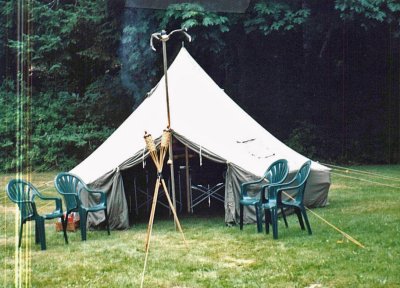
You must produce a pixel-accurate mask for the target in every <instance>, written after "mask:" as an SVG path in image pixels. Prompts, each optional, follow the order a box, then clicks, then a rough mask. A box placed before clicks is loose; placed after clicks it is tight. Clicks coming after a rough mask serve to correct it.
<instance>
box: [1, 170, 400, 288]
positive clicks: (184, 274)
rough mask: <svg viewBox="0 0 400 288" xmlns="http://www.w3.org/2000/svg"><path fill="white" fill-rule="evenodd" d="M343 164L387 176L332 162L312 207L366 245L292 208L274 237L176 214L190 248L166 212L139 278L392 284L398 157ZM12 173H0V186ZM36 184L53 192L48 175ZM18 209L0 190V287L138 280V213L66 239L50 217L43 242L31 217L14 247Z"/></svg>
mask: <svg viewBox="0 0 400 288" xmlns="http://www.w3.org/2000/svg"><path fill="white" fill-rule="evenodd" d="M351 168H354V169H361V170H363V171H366V172H367V173H378V174H382V175H386V176H388V177H392V178H390V179H389V178H387V179H382V178H376V177H375V176H374V175H372V174H358V173H355V172H353V171H352V170H349V171H347V172H346V171H345V170H337V169H334V170H333V172H334V173H333V174H332V186H331V190H330V193H329V205H328V206H327V207H324V208H318V209H313V211H314V212H316V213H317V214H318V215H320V216H321V217H323V218H324V219H326V220H327V221H329V222H330V223H332V224H334V225H335V226H337V227H338V228H340V229H341V230H343V231H344V232H346V233H347V234H349V235H351V236H352V237H354V238H355V239H357V240H358V241H359V242H361V243H362V244H363V245H364V246H365V248H360V247H358V246H356V245H355V244H353V243H352V242H350V241H348V240H347V239H346V238H344V237H343V236H342V235H341V234H340V233H338V232H337V231H335V230H334V229H332V228H331V227H330V226H328V225H327V224H325V223H324V222H322V221H321V220H320V219H318V218H317V217H315V216H314V215H313V214H311V213H308V215H309V218H310V223H311V228H312V229H313V235H312V236H309V235H308V234H307V233H306V232H305V231H301V230H300V227H299V225H298V223H297V218H296V217H295V216H293V215H291V216H289V217H288V220H289V229H286V228H285V227H284V225H283V223H282V222H281V223H279V239H278V240H273V239H272V235H265V234H257V233H256V227H255V225H246V226H245V227H244V230H243V231H240V230H239V228H238V227H237V226H236V227H227V226H225V224H224V219H223V216H220V217H215V216H214V217H210V218H206V217H194V216H193V217H182V218H180V220H181V222H182V227H183V230H184V233H185V237H186V239H187V242H188V249H187V248H186V247H185V245H184V244H183V242H182V238H181V234H180V233H178V232H175V229H174V224H173V220H172V218H171V219H156V220H155V223H154V228H153V236H152V242H151V248H150V254H149V259H148V266H147V270H146V277H145V282H144V287H314V288H316V287H349V286H352V287H400V272H399V271H400V165H397V166H362V167H351ZM55 174H56V173H40V174H34V175H32V178H31V181H32V182H33V183H34V184H35V185H36V186H38V187H39V186H41V185H43V183H46V182H49V181H52V180H53V177H54V175H55ZM12 177H13V175H4V174H3V175H0V186H1V187H4V186H5V184H6V183H7V181H8V180H9V179H11V178H12ZM350 177H352V178H350ZM356 178H363V179H366V180H368V181H370V182H365V181H361V180H358V179H356ZM393 178H397V180H395V179H393ZM374 182H379V183H384V184H386V185H388V186H382V185H378V184H376V183H374ZM42 189H43V188H42ZM43 193H45V194H49V195H51V194H55V193H56V192H55V190H54V188H53V185H52V184H50V185H49V188H47V189H46V190H44V191H43ZM39 206H40V205H39ZM46 209H49V207H48V206H45V207H43V205H42V208H40V210H41V211H45V210H46ZM16 211H17V210H16V208H15V206H14V205H13V204H12V203H11V202H10V201H9V200H8V198H7V197H6V195H5V191H4V190H1V191H0V267H1V268H0V269H1V271H2V273H0V287H14V286H19V284H22V285H21V286H24V287H25V285H27V286H29V287H139V286H140V282H141V273H142V270H143V263H144V256H145V253H144V241H145V236H146V229H147V223H146V222H145V221H143V222H142V223H137V224H136V225H134V226H133V227H131V229H129V230H126V231H111V235H110V236H108V235H107V232H106V231H89V232H88V240H87V241H86V242H81V241H80V234H79V233H73V232H70V233H68V236H69V242H70V243H69V245H65V244H64V239H63V236H62V233H56V232H55V225H54V221H53V222H51V221H48V222H47V224H46V240H47V250H46V251H41V250H40V245H35V244H34V236H33V231H34V227H33V226H34V225H31V228H30V229H31V231H32V233H31V235H28V234H29V233H25V235H27V237H24V238H23V246H22V249H21V250H19V251H20V252H19V253H17V252H16V251H17V250H16V241H17V239H18V234H17V232H16V231H17V230H16V227H15V217H17V216H18V214H17V213H18V212H16ZM221 215H222V214H221ZM25 226H27V225H25ZM25 232H26V231H25Z"/></svg>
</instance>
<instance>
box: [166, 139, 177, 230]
mask: <svg viewBox="0 0 400 288" xmlns="http://www.w3.org/2000/svg"><path fill="white" fill-rule="evenodd" d="M173 137H174V136H173V134H171V138H170V140H169V141H170V142H169V160H168V163H169V164H170V171H171V194H172V204H173V206H174V209H175V211H176V196H175V173H174V171H175V170H174V150H173V149H172V142H173V141H172V138H173ZM166 193H168V192H166ZM174 224H175V229H177V223H176V220H175V218H174Z"/></svg>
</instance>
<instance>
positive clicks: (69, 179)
mask: <svg viewBox="0 0 400 288" xmlns="http://www.w3.org/2000/svg"><path fill="white" fill-rule="evenodd" d="M54 186H55V187H56V189H57V191H58V192H59V193H60V194H61V195H63V197H64V202H65V205H66V209H67V213H69V212H70V211H77V209H78V207H79V205H80V202H79V196H78V191H79V189H81V188H82V187H85V186H86V185H85V183H84V182H83V181H82V180H81V179H80V178H79V177H78V176H76V175H73V174H71V173H67V172H62V173H59V174H58V175H57V176H56V178H55V179H54Z"/></svg>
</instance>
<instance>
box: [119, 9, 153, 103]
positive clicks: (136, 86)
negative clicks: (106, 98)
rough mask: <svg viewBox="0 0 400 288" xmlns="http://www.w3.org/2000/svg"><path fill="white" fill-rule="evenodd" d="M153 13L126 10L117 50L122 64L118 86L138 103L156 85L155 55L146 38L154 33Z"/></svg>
mask: <svg viewBox="0 0 400 288" xmlns="http://www.w3.org/2000/svg"><path fill="white" fill-rule="evenodd" d="M155 21H156V19H155V15H154V12H152V11H148V10H145V11H143V10H133V9H127V10H126V11H125V12H124V15H123V23H124V28H123V31H122V37H121V45H120V48H119V50H118V55H119V59H120V61H121V63H122V69H121V83H122V85H123V86H124V87H125V88H127V89H128V90H129V91H130V92H131V93H132V94H133V95H134V97H135V99H136V100H137V102H138V103H140V101H141V100H142V99H143V97H144V96H145V95H146V93H147V92H148V91H149V90H150V89H151V87H152V86H153V85H154V84H155V82H156V75H159V70H158V69H157V68H156V67H157V66H156V60H157V53H154V51H152V50H151V49H150V45H149V39H150V35H151V34H152V33H154V32H156V29H157V28H156V22H155Z"/></svg>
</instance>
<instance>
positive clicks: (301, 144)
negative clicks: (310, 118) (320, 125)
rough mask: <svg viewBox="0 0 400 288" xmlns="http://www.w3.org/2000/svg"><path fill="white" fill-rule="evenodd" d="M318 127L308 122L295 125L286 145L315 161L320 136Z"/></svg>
mask: <svg viewBox="0 0 400 288" xmlns="http://www.w3.org/2000/svg"><path fill="white" fill-rule="evenodd" d="M317 131H318V130H317V129H316V126H315V125H313V124H310V123H307V122H300V123H296V125H294V128H293V130H292V132H291V133H290V136H289V139H288V140H287V141H285V143H286V144H287V145H288V146H289V147H290V148H292V149H293V150H295V151H297V152H299V153H300V154H302V155H304V156H306V157H308V158H310V159H313V158H314V157H315V156H316V155H315V154H316V152H317V148H316V146H317V145H318V143H321V142H320V141H317V140H318V138H317V137H318V135H317V133H318V132H317Z"/></svg>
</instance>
